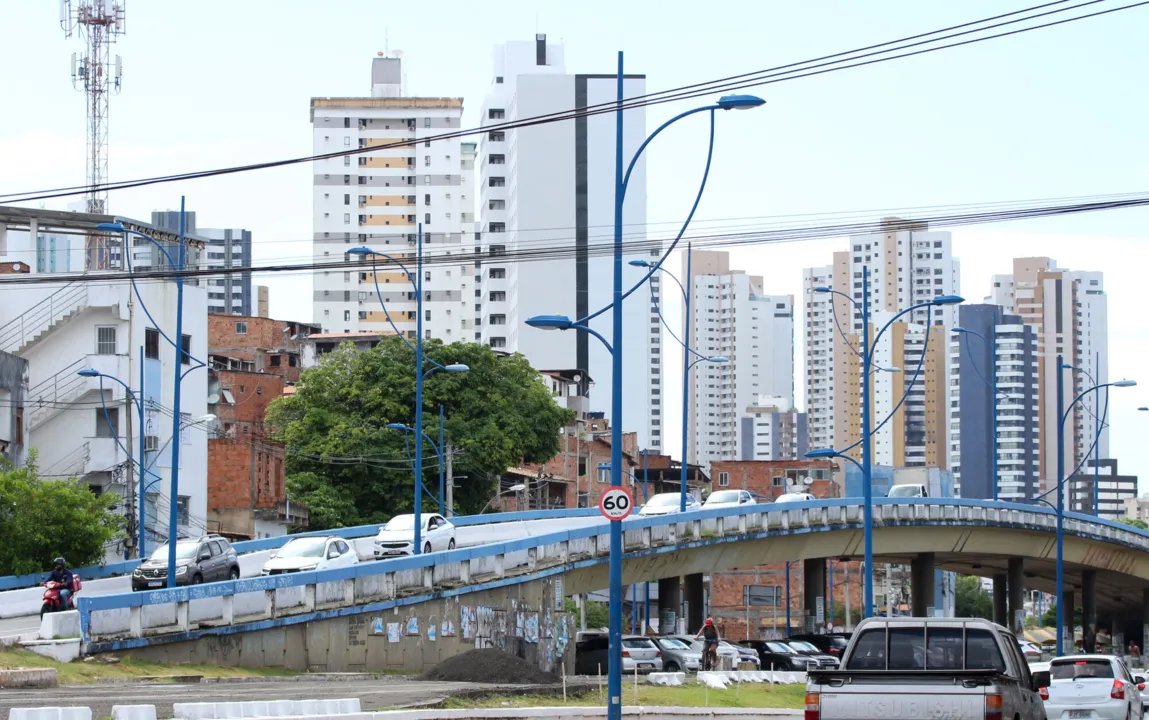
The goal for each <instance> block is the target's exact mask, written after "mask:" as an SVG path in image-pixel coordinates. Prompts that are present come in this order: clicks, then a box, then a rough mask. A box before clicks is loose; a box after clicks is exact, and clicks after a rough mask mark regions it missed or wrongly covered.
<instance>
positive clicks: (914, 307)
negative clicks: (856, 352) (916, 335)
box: [866, 302, 934, 362]
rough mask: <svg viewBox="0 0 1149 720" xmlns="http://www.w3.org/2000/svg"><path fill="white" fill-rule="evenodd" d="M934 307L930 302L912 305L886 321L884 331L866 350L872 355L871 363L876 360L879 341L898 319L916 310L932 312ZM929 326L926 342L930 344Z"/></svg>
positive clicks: (880, 332) (928, 316)
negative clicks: (875, 354)
mask: <svg viewBox="0 0 1149 720" xmlns="http://www.w3.org/2000/svg"><path fill="white" fill-rule="evenodd" d="M933 307H934V304H933V303H930V302H925V303H918V304H917V305H911V306H910V307H908V308H906V309H905V310H902V311H901V312H899V313H898V314H897V315H894V316H893V317H892V318H890V319H889V320H888V321H886V324H885V325H883V326H882V329H881V330H879V331H878V334H877V335H875V336H874V342H873V343H872V344H871V345H870V347H868V348H866V352H867V353H868V354H869V355H870V362H873V360H874V349H875V348H877V347H878V341H879V340H881V339H882V333H884V332H885V331H887V330H889V329H890V326H891V325H893V324H894V323H895V322H897V321H898V318H900V317H902V316H903V315H909V314H910V313H912V312H913V311H914V310H921V309H922V308H929V309H930V310H931V311H932V310H933ZM926 317H927V318H930V315H927V316H926ZM929 326H930V325H929V323H927V325H926V342H929V337H930V334H929Z"/></svg>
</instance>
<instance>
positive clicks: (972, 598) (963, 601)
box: [954, 575, 993, 620]
mask: <svg viewBox="0 0 1149 720" xmlns="http://www.w3.org/2000/svg"><path fill="white" fill-rule="evenodd" d="M954 604H955V608H954V609H955V612H956V613H957V616H958V617H976V618H985V619H986V620H992V619H993V600H992V599H991V598H990V596H989V593H987V592H986V591H985V590H983V589H982V587H981V578H979V577H977V576H975V575H962V576H960V577H958V579H957V597H956V598H955V600H954Z"/></svg>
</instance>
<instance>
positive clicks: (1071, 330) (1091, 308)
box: [988, 257, 1109, 488]
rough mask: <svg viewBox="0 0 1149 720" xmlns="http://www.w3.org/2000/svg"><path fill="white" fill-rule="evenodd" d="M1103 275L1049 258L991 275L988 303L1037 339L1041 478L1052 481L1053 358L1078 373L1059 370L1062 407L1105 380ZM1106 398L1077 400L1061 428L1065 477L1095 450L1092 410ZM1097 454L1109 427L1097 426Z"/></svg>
mask: <svg viewBox="0 0 1149 720" xmlns="http://www.w3.org/2000/svg"><path fill="white" fill-rule="evenodd" d="M1103 280H1104V279H1103V277H1102V274H1101V273H1099V272H1073V271H1069V270H1065V269H1061V268H1058V267H1057V264H1056V262H1054V261H1053V260H1051V259H1050V258H1044V257H1035V258H1016V259H1015V260H1014V261H1013V273H1012V274H1010V275H995V276H993V289H992V292H991V295H990V297H989V299H988V302H992V303H993V304H995V305H1000V306H1002V307H1003V308H1004V309H1005V311H1006V312H1007V313H1009V314H1011V315H1017V316H1019V317H1020V318H1021V321H1022V322H1023V323H1025V324H1026V325H1029V326H1031V327H1033V329H1034V331H1035V333H1036V340H1037V355H1038V366H1037V382H1038V397H1039V402H1038V407H1039V415H1038V417H1039V418H1040V422H1039V424H1038V430H1039V445H1040V448H1041V465H1040V477H1041V478H1042V480H1044V482H1045V483H1046V485H1045V486H1044V487H1046V488H1049V487H1052V485H1050V484H1049V483H1055V482H1056V480H1057V478H1056V475H1057V419H1058V416H1059V414H1060V412H1059V409H1058V408H1057V356H1058V355H1062V356H1063V357H1064V360H1065V362H1066V363H1069V364H1070V365H1072V366H1073V367H1074V368H1077V370H1065V371H1064V376H1063V380H1064V384H1065V396H1066V399H1065V403H1066V405H1068V404H1069V403H1070V402H1071V401H1072V398H1073V397H1076V396H1077V395H1078V394H1079V393H1081V392H1083V391H1085V390H1087V389H1089V388H1090V387H1092V386H1093V385H1094V384H1098V383H1106V382H1109V338H1108V307H1107V299H1106V295H1105V286H1104V281H1103ZM1104 402H1105V394H1104V393H1097V394H1095V395H1090V396H1088V397H1086V398H1085V399H1083V400H1082V401H1081V402H1080V403H1078V404H1077V405H1076V406H1075V407H1074V409H1073V414H1072V419H1071V421H1069V422H1067V423H1066V428H1065V433H1066V435H1065V437H1066V442H1065V472H1066V474H1067V475H1068V474H1070V473H1072V472H1073V469H1074V468H1075V467H1077V465H1078V464H1079V463H1081V462H1082V460H1083V459H1084V458H1087V457H1091V456H1092V455H1093V453H1092V452H1091V451H1092V449H1093V439H1094V437H1095V435H1096V431H1095V421H1094V413H1100V412H1102V410H1103V409H1104ZM1099 451H1100V455H1101V457H1102V458H1108V457H1109V430H1108V429H1107V428H1105V427H1102V430H1101V436H1100V450H1099Z"/></svg>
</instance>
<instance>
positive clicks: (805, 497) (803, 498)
mask: <svg viewBox="0 0 1149 720" xmlns="http://www.w3.org/2000/svg"><path fill="white" fill-rule="evenodd" d="M817 499H818V498H816V497H814V496H813V495H811V494H810V493H804V492H794V493H786V494H785V495H779V496H778V497H776V498H774V504H775V505H777V504H778V503H788V502H809V501H811V500H817Z"/></svg>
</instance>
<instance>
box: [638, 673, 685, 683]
mask: <svg viewBox="0 0 1149 720" xmlns="http://www.w3.org/2000/svg"><path fill="white" fill-rule="evenodd" d="M646 680H647V682H649V683H650V684H651V685H683V684H685V683H686V673H680V672H658V673H650V674H649V675H647V676H646Z"/></svg>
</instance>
